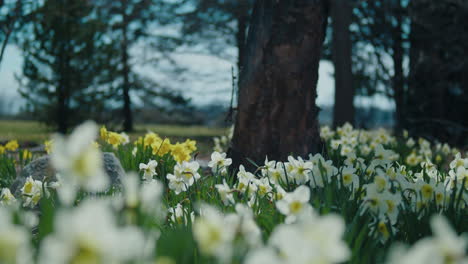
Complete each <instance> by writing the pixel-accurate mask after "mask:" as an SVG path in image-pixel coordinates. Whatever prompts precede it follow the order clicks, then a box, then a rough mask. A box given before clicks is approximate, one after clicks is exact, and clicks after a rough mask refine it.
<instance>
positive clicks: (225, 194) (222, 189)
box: [215, 180, 235, 205]
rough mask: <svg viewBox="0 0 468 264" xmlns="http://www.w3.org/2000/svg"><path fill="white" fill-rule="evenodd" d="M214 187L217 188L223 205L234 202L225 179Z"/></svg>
mask: <svg viewBox="0 0 468 264" xmlns="http://www.w3.org/2000/svg"><path fill="white" fill-rule="evenodd" d="M215 188H216V189H217V190H218V193H219V196H220V197H221V200H222V201H223V203H224V205H230V204H235V201H234V196H233V195H232V190H231V188H230V187H229V185H228V184H227V183H226V180H223V184H216V185H215Z"/></svg>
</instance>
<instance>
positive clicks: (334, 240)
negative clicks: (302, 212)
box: [268, 214, 350, 264]
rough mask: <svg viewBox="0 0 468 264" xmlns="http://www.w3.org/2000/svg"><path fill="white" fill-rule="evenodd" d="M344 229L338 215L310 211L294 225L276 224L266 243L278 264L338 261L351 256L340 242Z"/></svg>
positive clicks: (342, 242)
mask: <svg viewBox="0 0 468 264" xmlns="http://www.w3.org/2000/svg"><path fill="white" fill-rule="evenodd" d="M344 230H345V225H344V221H343V220H342V219H341V218H340V217H339V216H336V215H327V216H323V217H317V216H315V215H312V214H309V215H307V216H304V217H301V218H300V219H299V221H298V222H297V223H295V224H292V225H286V224H282V225H279V226H278V227H276V228H275V230H274V231H273V233H272V235H271V237H270V239H269V241H268V244H269V246H270V247H271V248H273V249H274V250H275V252H277V253H276V254H277V258H278V259H280V260H281V261H282V262H281V263H299V264H300V263H341V262H343V261H346V260H347V259H348V258H349V256H350V250H349V249H348V247H347V245H346V243H345V242H344V241H342V236H343V234H344ZM269 253H271V252H269Z"/></svg>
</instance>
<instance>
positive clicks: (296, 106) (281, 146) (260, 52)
mask: <svg viewBox="0 0 468 264" xmlns="http://www.w3.org/2000/svg"><path fill="white" fill-rule="evenodd" d="M326 23H327V5H326V1H325V0H281V1H271V0H258V1H256V3H255V7H254V11H253V14H252V21H251V23H250V29H249V35H248V38H247V43H246V46H245V61H244V65H243V70H242V72H241V75H240V84H239V93H240V94H239V103H238V114H237V117H236V125H235V130H234V136H233V140H232V147H231V149H230V153H229V154H230V156H231V157H232V158H233V164H234V166H233V167H234V168H237V165H239V164H244V165H248V164H249V162H248V161H247V159H250V160H253V161H254V162H257V163H262V162H263V161H264V159H265V157H266V156H268V158H269V159H276V160H285V159H286V158H287V156H288V155H290V154H294V155H300V156H306V155H307V154H309V153H314V152H318V151H319V150H321V141H320V136H319V125H318V121H317V115H318V112H319V109H318V107H317V106H316V104H315V99H316V97H317V93H316V86H317V80H318V67H319V60H320V53H321V49H322V43H323V39H324V33H325V28H326Z"/></svg>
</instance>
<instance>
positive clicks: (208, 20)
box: [169, 0, 254, 69]
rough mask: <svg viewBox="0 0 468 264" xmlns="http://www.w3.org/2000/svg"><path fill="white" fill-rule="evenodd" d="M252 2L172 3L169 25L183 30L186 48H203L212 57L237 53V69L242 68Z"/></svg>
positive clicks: (192, 0)
mask: <svg viewBox="0 0 468 264" xmlns="http://www.w3.org/2000/svg"><path fill="white" fill-rule="evenodd" d="M253 2H254V1H253V0H227V1H225V0H182V1H179V2H178V3H177V4H174V3H170V4H169V5H170V6H171V8H170V9H171V10H172V12H173V13H174V14H175V15H174V18H173V19H171V20H170V21H169V22H170V23H176V24H179V25H180V26H181V34H182V41H183V44H184V45H188V46H192V47H193V46H199V47H200V46H201V47H203V49H206V50H208V51H209V52H210V53H211V54H213V55H215V56H220V57H229V54H226V50H227V49H226V47H229V46H232V47H235V48H236V49H237V54H236V55H237V68H238V69H240V68H241V67H242V65H243V61H242V60H243V58H244V56H245V55H244V50H245V49H244V45H245V42H246V37H247V28H248V26H249V17H250V13H251V11H252V7H253Z"/></svg>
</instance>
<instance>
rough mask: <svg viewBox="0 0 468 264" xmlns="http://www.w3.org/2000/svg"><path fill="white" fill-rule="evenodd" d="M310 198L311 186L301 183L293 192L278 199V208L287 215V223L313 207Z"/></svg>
mask: <svg viewBox="0 0 468 264" xmlns="http://www.w3.org/2000/svg"><path fill="white" fill-rule="evenodd" d="M309 200H310V190H309V188H308V187H306V186H304V185H301V186H299V187H297V188H296V190H294V191H293V192H291V193H287V194H286V195H285V196H284V198H283V199H281V200H279V201H277V202H276V208H277V209H278V211H280V213H282V214H283V215H286V223H292V222H294V221H295V220H296V218H297V216H298V215H299V214H301V213H302V212H304V211H305V210H309V209H310V208H311V205H310V204H309Z"/></svg>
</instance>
